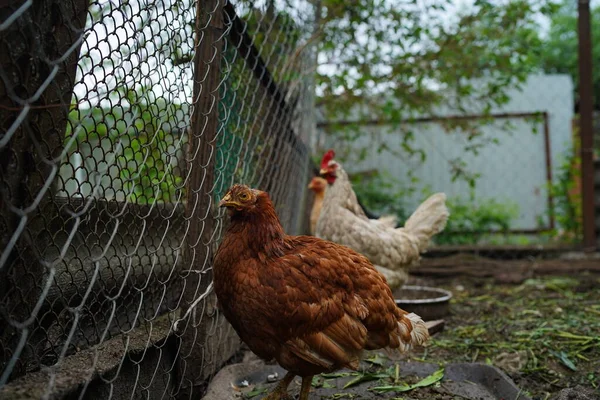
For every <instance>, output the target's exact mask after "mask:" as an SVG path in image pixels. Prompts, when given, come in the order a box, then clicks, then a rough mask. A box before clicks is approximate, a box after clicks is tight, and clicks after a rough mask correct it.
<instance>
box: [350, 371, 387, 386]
mask: <svg viewBox="0 0 600 400" xmlns="http://www.w3.org/2000/svg"><path fill="white" fill-rule="evenodd" d="M383 378H389V374H382V373H376V374H360V375H358V376H357V377H356V378H354V379H352V380H350V381H349V382H348V383H346V384H345V385H344V387H343V388H342V389H347V388H349V387H352V386H356V385H358V384H360V383H363V382H370V381H376V380H378V379H383Z"/></svg>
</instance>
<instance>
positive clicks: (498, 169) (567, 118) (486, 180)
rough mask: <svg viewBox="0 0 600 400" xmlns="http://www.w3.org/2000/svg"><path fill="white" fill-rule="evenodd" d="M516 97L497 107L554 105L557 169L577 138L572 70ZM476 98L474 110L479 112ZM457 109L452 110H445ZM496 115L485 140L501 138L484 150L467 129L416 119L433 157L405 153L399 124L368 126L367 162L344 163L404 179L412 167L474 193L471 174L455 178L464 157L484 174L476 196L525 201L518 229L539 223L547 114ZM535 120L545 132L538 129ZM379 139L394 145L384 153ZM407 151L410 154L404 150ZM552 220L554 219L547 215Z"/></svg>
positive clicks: (543, 210) (433, 184) (424, 181)
mask: <svg viewBox="0 0 600 400" xmlns="http://www.w3.org/2000/svg"><path fill="white" fill-rule="evenodd" d="M510 98H511V100H510V102H509V103H508V104H506V105H505V106H503V107H498V108H496V109H493V110H492V114H498V113H533V112H547V113H548V114H549V126H550V132H549V133H550V148H551V158H552V165H553V172H554V173H556V168H557V166H558V161H559V160H560V158H561V156H562V154H563V153H564V152H565V151H566V150H567V149H568V147H569V146H570V144H571V143H572V136H571V120H572V118H573V84H572V82H571V78H570V77H569V76H567V75H537V76H532V77H530V79H529V80H528V81H527V82H526V83H525V84H524V85H523V87H522V89H521V90H513V91H512V92H511V93H510ZM478 113H480V111H479V110H477V105H474V106H473V108H472V110H469V112H468V114H478ZM450 114H456V113H455V112H452V111H451V110H447V111H443V112H440V113H438V115H450ZM506 122H508V121H507V120H496V121H494V122H493V123H491V124H488V125H486V126H484V127H483V129H482V132H483V137H482V139H490V140H491V139H497V140H498V144H494V143H488V144H486V145H485V147H483V148H482V149H481V150H480V152H479V154H478V155H474V154H472V153H467V152H465V151H464V148H465V146H466V145H468V144H469V142H468V141H467V139H466V135H465V134H464V133H460V132H452V133H447V132H445V131H444V129H442V127H441V126H440V124H438V123H415V124H412V125H410V128H411V129H412V131H413V132H414V134H415V141H414V146H415V147H416V148H421V149H423V150H424V151H425V153H426V155H427V157H426V160H425V162H423V163H421V162H420V161H419V160H416V159H410V158H409V157H408V156H406V157H399V156H397V155H394V154H392V153H393V152H396V153H403V152H402V149H401V135H400V134H399V132H398V131H396V132H395V133H396V134H394V132H393V131H392V132H391V133H385V132H386V131H387V130H389V127H387V128H385V127H384V128H382V127H380V126H371V127H364V132H365V133H371V134H372V135H365V136H364V137H362V138H361V139H360V140H359V141H357V142H356V146H359V147H363V146H365V145H366V146H369V153H368V156H367V158H366V160H365V161H362V162H357V161H356V160H352V159H351V160H350V161H349V162H346V164H345V165H344V166H345V168H346V170H348V171H349V172H350V173H357V172H362V171H368V170H373V169H377V170H380V171H386V172H388V173H390V174H391V175H394V176H396V177H398V178H399V181H400V182H401V184H404V185H406V184H408V182H407V171H408V170H413V172H414V174H415V176H416V177H418V178H419V180H420V183H419V186H420V187H425V186H428V187H430V188H431V189H432V190H434V191H443V192H446V193H447V194H448V195H449V196H460V195H462V196H468V194H469V188H468V185H467V183H465V182H464V181H457V182H452V181H451V171H450V166H449V160H452V159H455V158H457V157H458V158H462V160H463V161H465V162H466V163H467V165H468V166H469V171H470V172H473V173H479V174H481V177H480V178H479V180H478V183H477V186H476V189H475V194H476V198H494V199H497V200H499V201H507V200H509V201H513V202H515V203H517V204H518V206H519V211H520V216H519V219H518V221H515V223H514V224H513V228H514V229H534V228H537V227H538V219H539V217H540V216H545V215H547V211H548V203H547V191H546V160H545V150H544V129H543V121H540V122H539V123H532V122H531V121H526V120H524V119H519V118H511V119H510V120H509V122H510V124H511V127H510V128H507V127H506V126H505V124H506ZM534 127H535V128H537V133H534ZM373 140H384V141H385V142H386V144H387V145H388V146H389V147H390V149H391V152H388V151H383V152H381V153H378V151H377V147H378V146H377V145H376V143H373V142H372V141H373ZM404 154H405V153H404ZM422 200H423V197H422V195H421V194H420V193H417V194H415V195H414V196H412V198H410V199H408V203H409V204H410V206H411V208H414V207H416V206H417V205H418V204H419V203H420V202H421V201H422ZM546 222H547V219H546Z"/></svg>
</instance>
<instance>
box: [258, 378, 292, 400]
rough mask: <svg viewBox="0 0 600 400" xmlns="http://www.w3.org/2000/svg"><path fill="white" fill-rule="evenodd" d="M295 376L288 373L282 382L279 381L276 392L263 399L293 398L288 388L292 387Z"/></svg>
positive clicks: (280, 399)
mask: <svg viewBox="0 0 600 400" xmlns="http://www.w3.org/2000/svg"><path fill="white" fill-rule="evenodd" d="M294 376H296V375H294V374H292V373H291V372H288V373H287V374H285V376H284V377H283V379H282V380H280V381H279V383H278V384H277V387H276V388H275V390H273V391H272V392H271V393H269V394H268V395H267V396H265V397H263V400H284V399H290V398H291V397H290V396H289V395H288V392H287V388H288V386H290V383H291V382H292V380H294Z"/></svg>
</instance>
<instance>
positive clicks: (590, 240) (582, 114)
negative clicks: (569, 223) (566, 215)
mask: <svg viewBox="0 0 600 400" xmlns="http://www.w3.org/2000/svg"><path fill="white" fill-rule="evenodd" d="M578 21H579V22H578V34H579V133H580V135H581V187H582V194H583V196H582V219H583V246H584V249H585V250H586V251H594V250H595V249H596V217H595V211H596V210H595V205H594V132H593V109H594V96H593V91H592V87H593V85H592V35H591V29H590V2H589V0H579V19H578Z"/></svg>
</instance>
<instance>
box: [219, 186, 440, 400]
mask: <svg viewBox="0 0 600 400" xmlns="http://www.w3.org/2000/svg"><path fill="white" fill-rule="evenodd" d="M219 206H221V207H227V209H228V213H229V215H230V217H231V224H230V225H229V228H228V229H227V232H226V233H225V236H224V238H223V241H222V242H221V245H220V246H219V249H218V250H217V254H216V256H215V260H214V288H215V292H216V295H217V298H218V301H219V304H220V305H221V309H222V310H223V314H224V315H225V317H226V318H227V320H228V321H229V322H230V323H231V325H232V326H233V327H234V329H235V330H236V332H237V333H238V335H239V336H240V338H241V339H242V340H243V341H244V342H245V343H246V344H247V345H248V346H249V347H250V349H251V350H252V351H253V352H254V353H256V354H257V355H258V356H260V357H261V358H263V359H266V360H270V359H273V358H274V359H276V360H277V362H278V363H279V364H280V365H281V366H282V367H283V368H285V369H286V370H287V371H288V373H287V374H286V376H285V377H284V378H283V380H282V381H281V382H280V383H279V384H278V386H277V388H276V389H275V390H274V391H273V392H272V393H271V394H269V395H268V396H267V397H266V399H281V398H285V397H287V387H288V385H289V384H290V382H291V381H292V380H293V378H294V376H296V375H299V376H301V377H302V388H301V391H300V400H306V399H308V393H309V390H310V384H311V381H312V376H313V375H315V374H319V373H322V372H327V371H334V370H337V369H340V368H351V369H357V368H358V365H359V360H360V356H361V353H362V351H363V350H364V349H368V350H375V349H380V348H385V347H389V348H393V349H395V348H398V349H400V350H401V351H406V350H408V349H409V348H410V347H411V346H412V345H415V344H418V345H420V344H423V343H424V342H425V341H426V340H427V339H428V337H429V334H428V332H427V328H426V326H425V324H424V323H423V321H422V319H421V318H420V317H419V316H417V315H415V314H408V313H407V312H405V311H403V310H401V309H399V308H398V307H397V306H396V304H395V302H394V299H393V297H392V292H391V290H390V288H389V287H388V285H387V283H386V281H385V278H384V277H383V276H382V275H381V274H380V273H379V272H377V270H376V269H375V268H374V267H373V265H372V264H371V263H370V262H369V261H368V260H367V258H365V257H364V256H362V255H360V254H358V253H357V252H355V251H353V250H351V249H349V248H347V247H345V246H341V245H338V244H336V243H333V242H329V241H326V240H322V239H319V238H316V237H312V236H289V235H286V234H285V232H284V231H283V228H282V226H281V224H280V222H279V218H278V217H277V214H276V212H275V209H274V207H273V204H272V202H271V200H270V198H269V195H268V194H267V193H265V192H262V191H260V190H255V189H251V188H249V187H247V186H244V185H234V186H233V187H232V188H231V189H230V190H229V191H228V193H227V194H226V195H225V196H224V197H223V199H222V200H221V202H220V203H219Z"/></svg>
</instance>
